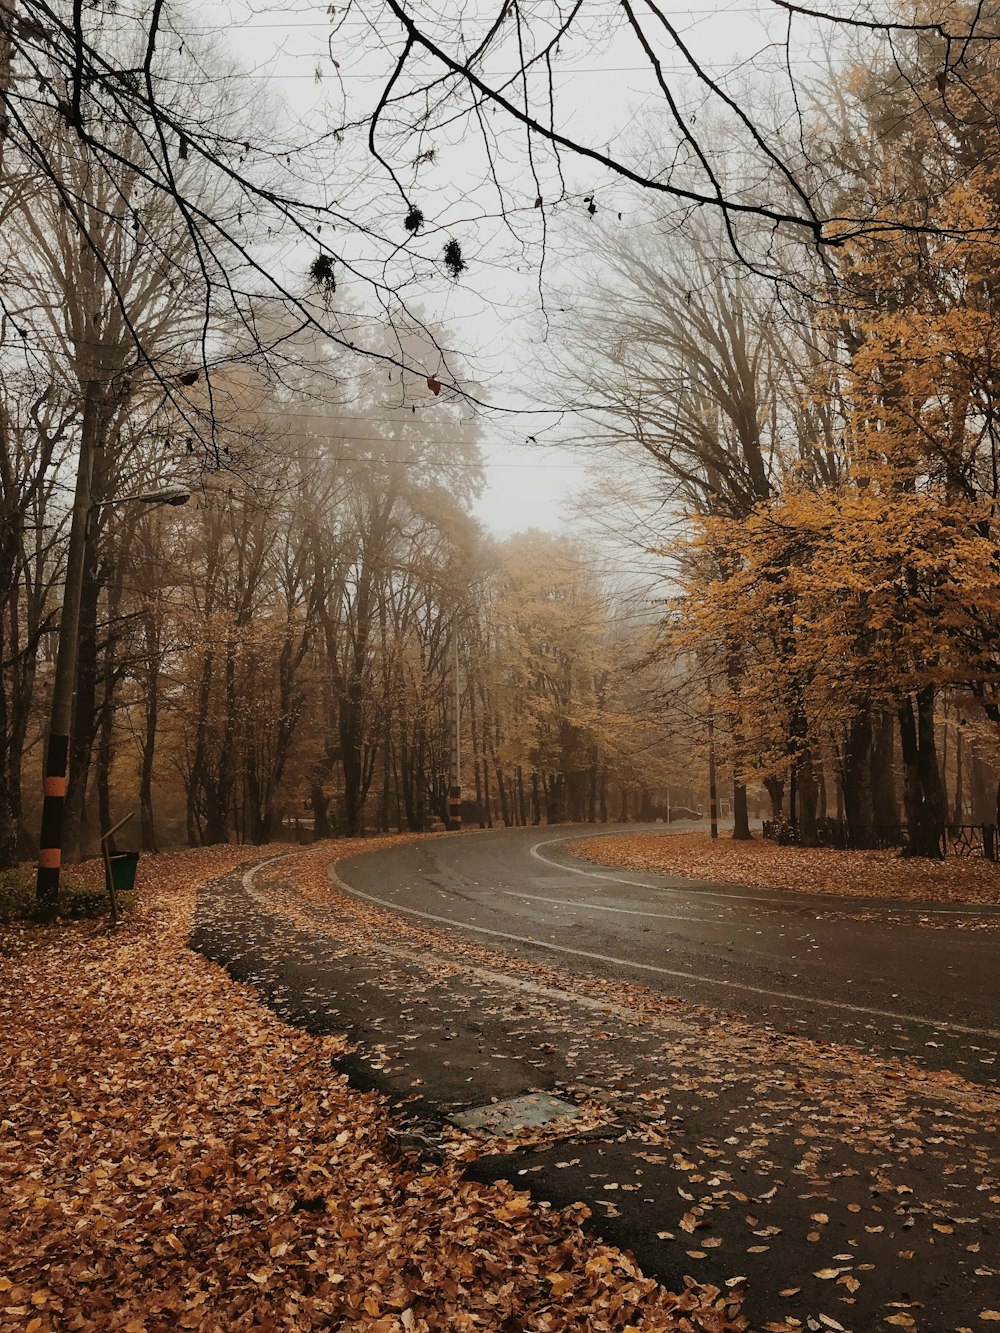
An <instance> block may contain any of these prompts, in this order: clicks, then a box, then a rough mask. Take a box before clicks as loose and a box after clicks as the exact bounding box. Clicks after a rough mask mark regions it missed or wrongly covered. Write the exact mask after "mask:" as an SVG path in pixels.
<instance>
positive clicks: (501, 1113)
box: [448, 1092, 583, 1134]
mask: <svg viewBox="0 0 1000 1333" xmlns="http://www.w3.org/2000/svg"><path fill="white" fill-rule="evenodd" d="M582 1114H583V1112H582V1111H581V1110H580V1108H579V1106H573V1105H571V1103H570V1102H564V1101H561V1100H560V1099H559V1098H558V1097H550V1096H549V1094H548V1093H547V1092H529V1093H527V1094H526V1095H525V1096H524V1097H508V1098H506V1100H504V1101H502V1102H490V1103H489V1105H488V1106H473V1107H470V1108H469V1110H468V1111H459V1112H458V1113H457V1114H456V1115H450V1116H449V1117H448V1119H449V1120H450V1121H451V1123H452V1124H453V1125H458V1127H459V1128H460V1129H481V1130H484V1131H485V1132H486V1133H487V1134H516V1133H517V1131H518V1130H519V1129H526V1128H528V1127H529V1126H530V1127H531V1128H533V1129H534V1128H537V1127H538V1126H539V1125H547V1124H548V1123H549V1121H550V1120H559V1119H560V1118H562V1117H567V1116H576V1115H582Z"/></svg>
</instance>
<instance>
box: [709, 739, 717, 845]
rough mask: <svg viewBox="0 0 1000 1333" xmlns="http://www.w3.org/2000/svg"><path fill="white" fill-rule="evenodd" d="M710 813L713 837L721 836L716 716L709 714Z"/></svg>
mask: <svg viewBox="0 0 1000 1333" xmlns="http://www.w3.org/2000/svg"><path fill="white" fill-rule="evenodd" d="M708 813H709V818H710V819H711V821H712V837H713V838H717V837H718V836H719V793H718V790H717V788H716V784H715V717H714V715H713V714H712V713H711V712H709V714H708Z"/></svg>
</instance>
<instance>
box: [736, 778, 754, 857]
mask: <svg viewBox="0 0 1000 1333" xmlns="http://www.w3.org/2000/svg"><path fill="white" fill-rule="evenodd" d="M733 841H734V842H752V841H753V834H752V833H751V832H750V812H749V810H748V809H747V789H746V783H744V782H736V781H734V782H733Z"/></svg>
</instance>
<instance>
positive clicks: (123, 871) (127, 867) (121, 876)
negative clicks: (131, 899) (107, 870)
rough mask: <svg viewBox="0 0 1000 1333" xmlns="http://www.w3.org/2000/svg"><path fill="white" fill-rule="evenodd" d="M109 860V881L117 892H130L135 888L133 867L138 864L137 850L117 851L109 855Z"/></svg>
mask: <svg viewBox="0 0 1000 1333" xmlns="http://www.w3.org/2000/svg"><path fill="white" fill-rule="evenodd" d="M109 860H110V861H111V883H112V885H113V886H114V888H115V890H116V891H117V892H118V893H130V892H131V891H132V889H134V888H135V868H136V866H137V865H138V864H139V853H138V852H118V853H117V854H116V855H115V856H112V857H109Z"/></svg>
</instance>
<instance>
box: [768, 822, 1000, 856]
mask: <svg viewBox="0 0 1000 1333" xmlns="http://www.w3.org/2000/svg"><path fill="white" fill-rule="evenodd" d="M763 831H764V837H765V838H767V839H769V840H770V841H772V842H778V843H781V844H782V845H783V846H795V845H797V844H798V841H799V835H798V828H797V827H796V825H795V824H793V823H792V822H791V821H790V820H787V819H765V820H764V824H763ZM816 843H817V845H818V846H820V847H834V848H836V849H837V850H838V851H872V850H874V851H887V850H891V849H892V848H899V849H900V850H905V849H906V845H907V827H906V825H905V824H848V823H846V822H845V821H844V820H839V819H821V820H820V821H819V822H818V823H817V825H816ZM941 854H942V856H966V857H968V856H976V857H982V858H984V859H985V860H987V861H996V859H997V836H996V826H995V825H994V824H946V825H945V827H944V830H943V832H942V834H941Z"/></svg>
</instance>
